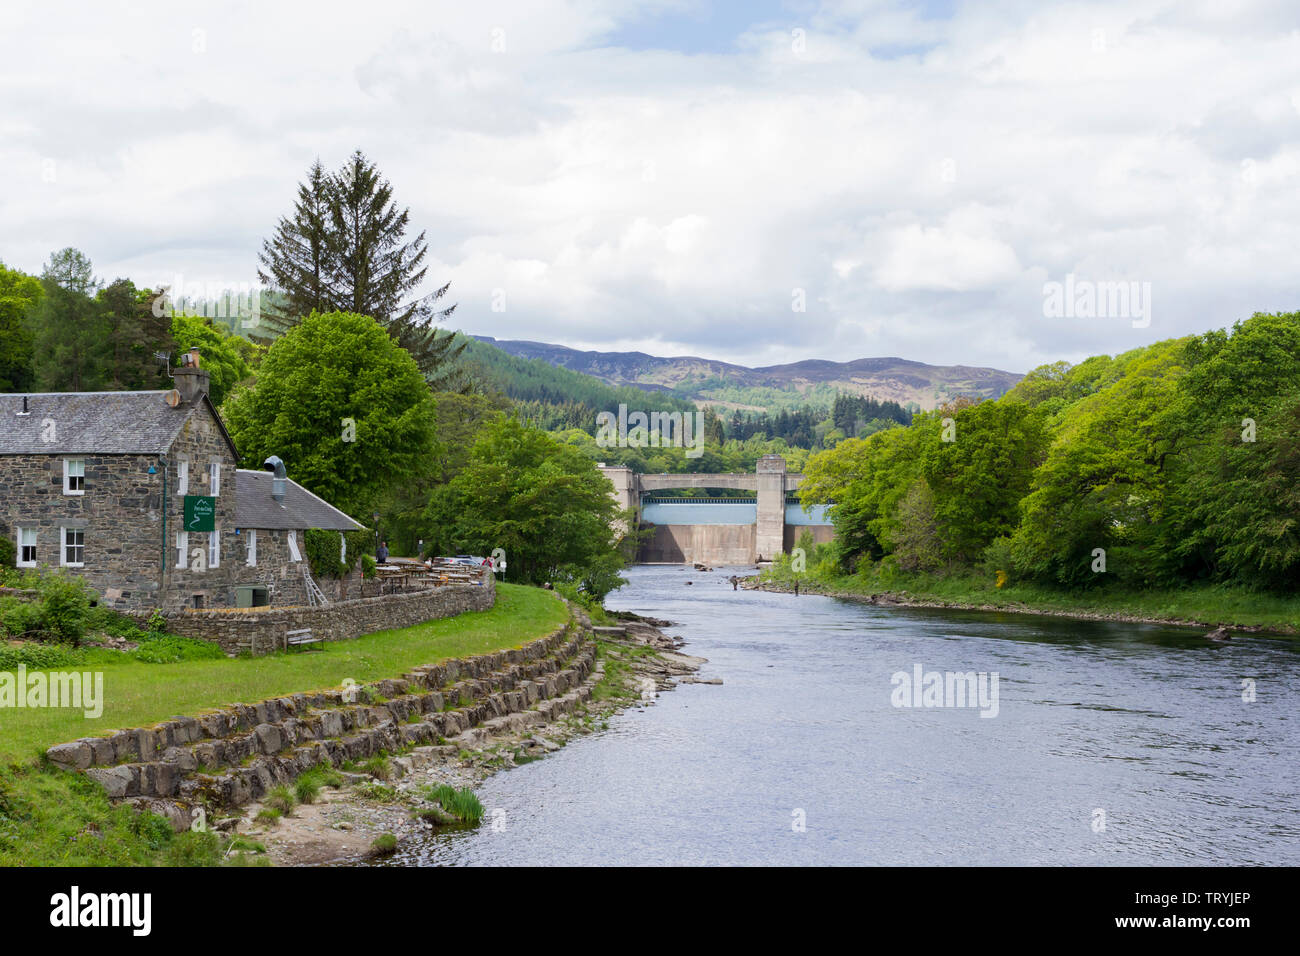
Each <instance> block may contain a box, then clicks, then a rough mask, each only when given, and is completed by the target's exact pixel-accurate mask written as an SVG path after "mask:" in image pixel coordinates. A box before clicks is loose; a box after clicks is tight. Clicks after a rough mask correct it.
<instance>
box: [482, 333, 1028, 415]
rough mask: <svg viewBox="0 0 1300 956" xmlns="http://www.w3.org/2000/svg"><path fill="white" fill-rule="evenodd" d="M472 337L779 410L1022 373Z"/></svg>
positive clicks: (593, 372) (712, 400) (953, 390)
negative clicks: (747, 359) (724, 357)
mask: <svg viewBox="0 0 1300 956" xmlns="http://www.w3.org/2000/svg"><path fill="white" fill-rule="evenodd" d="M471 337H472V338H474V339H477V340H479V341H480V342H485V343H488V344H490V345H493V346H495V347H496V348H498V349H500V350H501V351H503V352H505V353H507V354H508V355H513V356H516V357H517V358H522V359H540V360H542V361H544V362H546V363H547V364H549V365H552V366H554V367H556V368H563V369H568V370H569V371H573V372H579V373H581V374H583V375H590V376H592V377H593V378H597V379H599V380H601V381H602V382H604V383H605V384H607V385H610V386H614V387H617V388H622V387H627V386H633V387H635V388H639V389H642V390H643V391H649V392H664V393H671V394H672V395H674V396H676V397H678V398H682V399H686V400H687V401H691V402H693V403H695V404H696V405H700V406H702V405H713V406H714V407H715V408H719V409H721V408H727V409H741V410H747V411H777V410H779V409H782V408H786V409H790V408H795V407H798V406H800V405H804V404H810V405H815V406H816V405H821V406H829V405H830V403H831V402H833V401H834V398H835V395H836V394H837V393H844V394H848V395H864V396H870V397H871V398H875V399H877V400H880V401H893V402H898V403H899V404H900V405H904V406H907V405H914V406H915V407H918V408H920V409H927V410H928V409H932V408H934V407H935V406H937V405H940V404H942V403H943V402H946V401H950V400H952V399H954V398H956V397H957V396H959V395H965V396H967V397H969V398H976V399H980V398H999V397H1000V396H1002V395H1004V394H1005V393H1006V392H1007V391H1008V390H1010V389H1011V388H1012V387H1013V386H1014V385H1015V384H1016V383H1017V382H1018V381H1020V379H1021V377H1022V376H1020V375H1018V374H1016V373H1013V372H1003V371H999V370H998V369H993V368H976V367H972V366H967V365H927V364H925V363H924V362H913V361H909V360H907V359H901V358H861V359H855V360H853V361H850V362H830V361H823V360H817V359H810V360H806V361H802V362H791V363H789V364H786V365H768V366H764V367H762V368H748V367H746V366H744V365H733V364H731V363H729V362H721V361H717V360H714V359H705V358H699V357H696V356H690V355H687V356H674V357H672V358H663V357H659V356H655V355H648V354H646V353H645V352H594V351H592V352H583V351H579V350H577V349H571V348H567V347H565V346H563V345H550V344H547V343H544V342H527V341H521V340H508V339H507V340H497V339H494V338H492V337H491V336H489V335H475V336H471Z"/></svg>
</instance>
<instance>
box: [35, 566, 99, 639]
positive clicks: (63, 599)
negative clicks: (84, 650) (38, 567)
mask: <svg viewBox="0 0 1300 956" xmlns="http://www.w3.org/2000/svg"><path fill="white" fill-rule="evenodd" d="M40 592H41V599H40V606H41V628H42V629H43V630H45V631H46V632H47V633H48V634H49V635H50V636H51V637H52V638H53V639H55V640H58V641H64V642H66V643H69V644H71V645H72V646H73V647H76V646H77V645H78V644H80V643H81V639H82V637H84V636H85V633H86V618H87V616H88V615H89V613H90V589H89V588H87V587H86V584H85V582H84V581H82V580H81V578H78V577H74V576H72V575H69V574H64V573H62V572H60V573H58V574H48V575H46V576H45V577H43V578H42V579H41V585H40Z"/></svg>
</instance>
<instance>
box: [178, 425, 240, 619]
mask: <svg viewBox="0 0 1300 956" xmlns="http://www.w3.org/2000/svg"><path fill="white" fill-rule="evenodd" d="M181 462H188V463H189V484H188V488H187V493H188V494H191V495H211V494H212V487H211V484H210V480H209V474H208V466H209V464H210V463H212V462H217V463H218V464H219V466H220V472H221V474H220V478H219V482H218V483H219V485H220V488H219V494H218V495H217V501H216V519H215V525H216V529H217V531H216V533H217V535H218V536H219V539H220V545H221V550H220V555H219V563H218V566H217V567H215V568H214V567H212V566H211V563H210V562H209V561H208V544H209V540H208V532H206V531H204V532H190V533H189V537H188V541H187V548H188V552H189V553H188V556H187V560H186V566H185V568H183V569H182V568H180V567H179V563H180V562H179V556H180V555H179V548H178V547H177V542H176V536H177V533H178V532H180V531H182V530H184V529H183V527H182V526H183V524H184V515H185V499H184V497H183V496H182V495H181V494H180V493H179V491H180V488H179V479H178V465H179V464H180V463H181ZM236 466H237V462H236V459H235V456H234V454H233V453H232V451H231V449H230V446H229V445H228V444H227V443H226V440H225V438H224V436H223V435H222V434H221V429H220V427H219V426H218V425H217V422H216V419H215V418H214V417H213V416H212V414H211V413H210V412H209V411H208V410H207V406H206V405H203V404H199V405H197V406H196V407H195V408H194V410H193V411H192V412H191V414H190V416H189V418H187V419H186V421H185V424H184V425H183V426H182V428H181V431H180V434H178V435H177V436H176V441H175V442H174V443H173V444H172V447H171V449H170V451H169V452H168V455H167V541H166V547H167V559H166V561H165V562H164V563H165V565H166V569H167V570H166V574H167V579H166V583H165V586H164V594H163V601H162V602H161V603H160V604H159V603H158V602H155V606H161V607H162V609H163V610H164V611H170V610H177V609H179V608H182V607H193V606H195V604H196V598H197V599H198V601H200V602H201V603H202V605H203V606H204V607H234V606H235V587H236V586H237V585H241V584H253V583H254V581H253V580H251V574H250V572H252V571H253V569H252V568H249V567H248V566H247V564H246V563H245V560H244V557H245V556H244V549H243V547H242V542H241V536H240V535H237V534H236V533H235V488H236V481H235V468H236ZM157 533H158V538H157V540H159V541H161V540H162V538H161V530H160V529H158V532H157ZM259 543H260V542H259Z"/></svg>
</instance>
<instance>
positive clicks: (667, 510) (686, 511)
mask: <svg viewBox="0 0 1300 956" xmlns="http://www.w3.org/2000/svg"><path fill="white" fill-rule="evenodd" d="M600 470H601V472H602V473H603V474H604V475H605V477H607V478H609V480H610V481H611V482H612V483H613V485H614V497H615V499H616V500H617V501H618V505H619V507H620V508H622V509H626V510H630V511H632V512H633V514H634V515H635V516H636V521H637V523H638V525H639V527H641V528H642V529H643V530H644V529H646V528H651V529H652V531H651V533H650V535H649V536H648V537H647V538H646V540H645V541H644V542H643V543H642V544H641V545H640V547H639V548H638V550H637V561H638V562H639V563H643V564H695V563H699V564H710V565H743V564H755V563H757V562H759V561H770V560H771V559H772V558H774V557H775V556H776V555H778V554H781V553H783V552H789V551H790V550H791V549H792V548H793V547H794V546H795V542H796V541H797V540H798V538H799V535H800V534H802V533H803V532H804V531H805V530H807V531H811V532H812V536H813V541H814V542H816V543H818V544H820V543H822V542H824V541H829V540H831V537H832V536H833V534H834V529H833V528H832V527H831V522H830V518H829V517H828V516H827V514H826V510H827V508H826V506H825V505H814V506H812V507H811V508H809V509H808V510H807V511H805V510H804V509H803V507H802V506H801V505H800V504H799V503H798V502H797V501H793V500H791V499H790V496H791V494H792V493H793V492H794V491H795V490H796V489H798V487H799V485H800V484H802V483H803V475H800V474H794V473H790V472H787V471H786V461H785V459H784V458H782V457H781V456H780V455H765V456H763V457H762V458H760V459H759V460H758V464H757V466H756V468H755V469H754V473H753V474H689V473H687V474H671V475H638V474H636V473H635V472H633V471H632V470H631V469H630V468H624V467H608V466H605V465H602V466H600ZM680 488H707V489H721V490H735V491H752V492H754V496H753V497H752V498H751V497H748V496H745V497H741V496H736V497H734V498H731V497H711V498H680V497H667V496H663V495H658V494H656V492H663V491H669V490H675V489H680Z"/></svg>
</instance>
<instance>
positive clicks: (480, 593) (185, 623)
mask: <svg viewBox="0 0 1300 956" xmlns="http://www.w3.org/2000/svg"><path fill="white" fill-rule="evenodd" d="M495 602H496V581H495V579H494V577H493V575H492V574H491V572H485V573H484V575H483V579H482V583H481V584H448V585H444V586H442V587H434V588H428V589H426V590H422V591H410V592H406V593H401V594H386V595H383V596H382V597H370V598H355V599H353V600H349V601H339V602H337V603H334V604H326V605H324V606H322V607H311V606H299V607H274V606H272V607H266V608H249V609H243V610H204V611H194V610H183V611H178V612H173V613H171V614H168V615H167V630H168V631H170V632H171V633H173V634H180V635H183V636H185V637H197V638H199V639H201V640H205V641H213V642H215V643H217V644H220V645H221V648H222V649H223V650H224V651H226V652H227V653H229V654H233V653H236V652H237V651H238V650H239V645H240V643H241V642H245V643H246V642H248V641H249V639H250V638H255V640H256V646H257V648H258V650H257V653H258V654H261V653H263V652H265V651H266V650H269V649H271V648H272V647H279V646H281V645H282V643H283V640H284V634H285V632H286V631H294V630H299V629H301V628H311V632H312V635H313V636H314V637H319V638H322V639H323V640H326V641H347V640H352V639H353V638H356V637H360V636H362V635H363V634H372V633H374V632H375V631H385V630H389V629H390V628H398V627H410V626H411V625H413V624H420V623H422V622H424V621H432V620H435V619H437V618H441V617H451V616H453V615H456V614H462V613H464V612H465V611H486V610H488V609H489V608H491V607H492V606H493V604H494V603H495Z"/></svg>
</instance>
